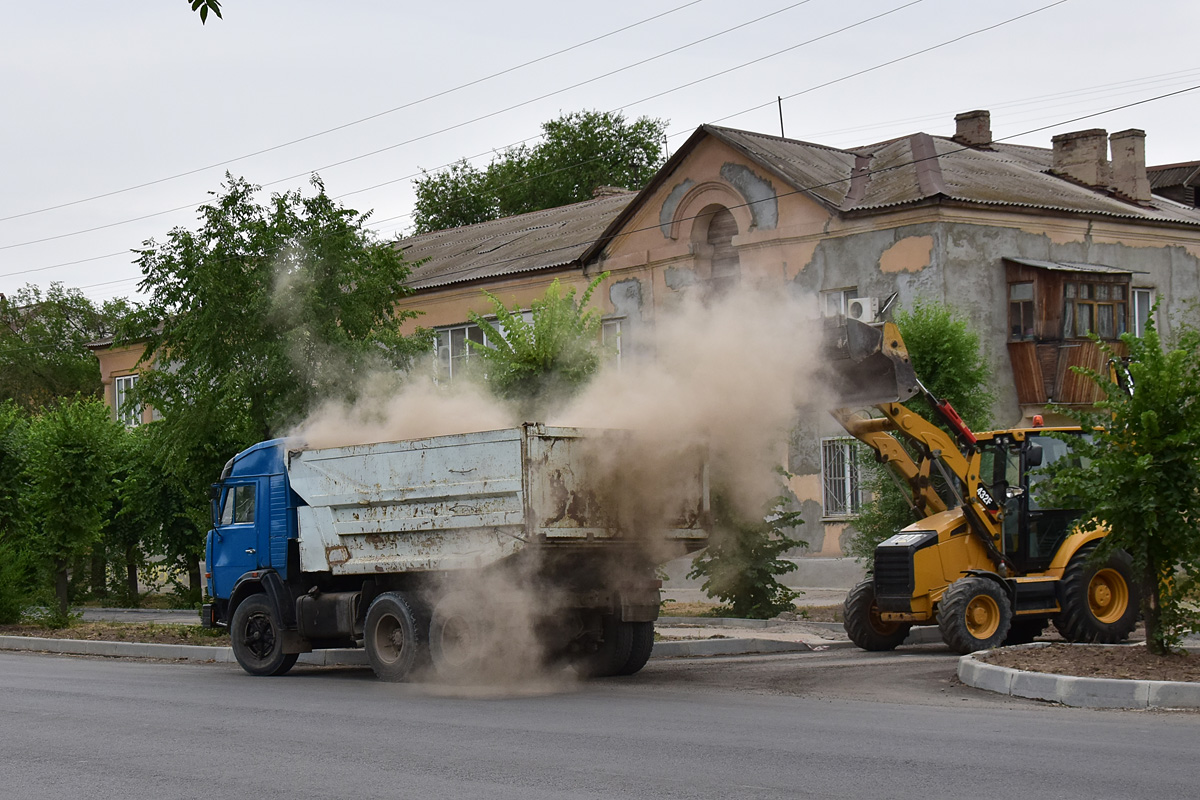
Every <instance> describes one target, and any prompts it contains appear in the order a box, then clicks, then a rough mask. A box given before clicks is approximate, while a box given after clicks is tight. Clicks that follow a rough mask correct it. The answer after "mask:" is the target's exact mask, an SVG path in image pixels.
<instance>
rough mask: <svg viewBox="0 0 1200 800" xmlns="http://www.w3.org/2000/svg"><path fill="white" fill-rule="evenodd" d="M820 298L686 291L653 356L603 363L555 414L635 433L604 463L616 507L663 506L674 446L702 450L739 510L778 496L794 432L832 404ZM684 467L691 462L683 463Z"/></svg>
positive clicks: (675, 481)
mask: <svg viewBox="0 0 1200 800" xmlns="http://www.w3.org/2000/svg"><path fill="white" fill-rule="evenodd" d="M817 316H818V315H817V303H816V298H815V297H812V296H795V295H792V294H790V293H788V292H781V291H770V292H768V291H761V290H755V289H752V288H743V289H740V290H737V291H734V292H732V293H729V294H727V295H725V296H723V297H721V298H718V299H716V300H713V301H711V302H703V301H702V300H701V299H699V298H686V299H684V301H683V302H682V303H681V304H680V305H679V306H678V307H677V308H675V309H673V310H671V311H669V312H666V313H659V315H658V318H657V321H656V329H655V345H656V348H657V353H656V355H655V357H654V358H653V359H649V358H647V359H630V360H629V361H627V362H625V363H624V364H622V366H621V369H619V370H616V369H612V370H607V371H605V372H603V373H602V374H600V375H599V376H598V377H597V378H596V379H595V380H594V381H592V382H591V383H590V384H589V385H588V386H587V388H586V390H585V391H584V393H583V394H582V395H580V396H579V397H578V398H576V399H575V400H574V401H573V402H571V403H570V404H569V405H567V406H565V407H563V408H561V409H559V410H557V411H556V412H554V414H553V415H552V418H551V421H553V422H554V423H555V424H561V425H575V426H580V427H603V428H619V429H623V430H627V431H630V432H631V437H632V438H631V442H630V444H628V445H627V446H625V447H622V448H620V450H619V452H617V454H616V456H615V460H614V461H613V462H612V463H611V464H610V465H609V469H610V471H611V472H612V473H613V474H616V475H619V474H621V473H623V472H628V473H630V474H631V475H632V476H633V479H629V477H628V476H627V478H626V479H624V480H621V481H620V484H621V486H622V492H623V495H622V496H623V502H624V503H625V504H626V505H635V506H637V507H640V508H642V509H647V510H649V509H653V508H655V507H662V506H664V505H669V503H668V504H664V503H663V498H668V499H670V498H672V493H673V490H674V487H676V486H678V485H679V484H680V481H681V479H682V477H683V476H681V475H680V474H679V472H678V470H677V469H673V468H672V464H673V463H675V462H676V461H677V459H678V457H679V455H680V454H681V453H685V452H687V451H689V450H694V449H695V448H697V447H706V448H707V450H708V457H709V467H710V471H711V478H712V482H713V485H714V486H719V487H720V488H721V490H722V492H723V493H725V495H726V499H727V500H728V502H730V503H731V504H732V505H733V507H734V508H735V509H736V510H737V511H739V512H740V513H742V514H744V515H746V516H749V517H753V516H756V515H757V516H761V515H762V514H763V513H764V510H765V508H766V506H767V504H768V502H769V500H770V499H771V498H773V497H775V496H777V495H778V494H779V493H780V478H779V475H778V474H777V472H776V470H777V468H778V467H779V466H782V465H784V464H786V461H787V442H788V439H789V432H790V431H792V430H793V429H795V428H796V427H797V426H798V425H801V426H802V425H806V424H813V421H815V419H816V418H818V417H820V416H821V415H824V414H825V413H827V412H826V409H827V408H829V407H830V406H831V405H832V404H833V394H832V390H831V388H830V387H829V386H828V383H827V381H825V380H823V379H822V377H821V375H822V359H821V352H820V345H821V337H820V335H819V334H820V332H821V330H820V326H819V325H818V324H816V319H817ZM684 463H686V459H684Z"/></svg>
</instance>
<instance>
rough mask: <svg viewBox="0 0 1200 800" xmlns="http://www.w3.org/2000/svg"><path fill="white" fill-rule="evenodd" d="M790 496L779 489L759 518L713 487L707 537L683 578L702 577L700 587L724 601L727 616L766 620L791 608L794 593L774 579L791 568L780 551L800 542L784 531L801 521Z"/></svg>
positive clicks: (791, 565)
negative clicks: (746, 513)
mask: <svg viewBox="0 0 1200 800" xmlns="http://www.w3.org/2000/svg"><path fill="white" fill-rule="evenodd" d="M791 501H792V498H791V497H790V496H789V495H787V494H782V495H780V496H778V497H775V498H774V499H773V500H772V501H771V504H770V507H769V508H768V509H767V513H766V515H765V516H764V517H763V518H762V519H746V518H745V517H744V516H742V515H740V514H738V513H737V512H736V510H735V509H733V508H732V507H731V506H730V504H729V503H728V502H726V500H725V497H724V495H723V494H722V493H721V492H720V491H719V490H717V491H714V492H713V499H712V511H713V534H712V541H711V542H710V543H709V545H708V547H706V548H705V549H704V551H703V552H702V553H701V554H700V556H699V557H697V558H696V560H695V561H693V562H692V569H691V570H690V571H689V572H688V577H689V578H695V579H699V578H703V579H704V583H703V584H702V586H701V588H703V589H704V591H705V592H706V593H707V594H708V596H709V597H715V598H717V599H718V600H720V601H722V602H723V603H725V604H726V606H727V607H728V609H729V613H730V614H731V615H732V616H735V617H740V618H743V619H770V618H771V617H774V616H777V615H779V614H781V613H783V612H784V611H795V610H796V606H795V604H794V603H793V601H794V600H795V599H796V592H795V591H793V590H792V589H789V588H788V587H786V586H784V585H783V584H782V583H780V582H779V576H780V575H784V574H787V573H789V572H792V571H793V570H795V569H796V563H795V562H794V561H788V560H786V559H784V558H783V554H784V553H785V552H787V551H788V550H791V549H793V548H796V547H803V546H804V542H801V541H799V540H797V539H793V538H792V537H791V536H789V535H788V533H787V531H788V529H789V528H793V527H795V526H797V525H799V524H801V523H802V522H803V520H802V519H801V518H800V514H799V512H797V511H794V510H791V508H792V502H791Z"/></svg>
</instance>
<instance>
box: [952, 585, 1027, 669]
mask: <svg viewBox="0 0 1200 800" xmlns="http://www.w3.org/2000/svg"><path fill="white" fill-rule="evenodd" d="M1011 626H1012V604H1011V603H1010V602H1009V600H1008V593H1007V592H1006V591H1004V587H1003V586H1001V585H1000V584H999V583H997V582H996V581H994V580H991V579H990V578H984V577H982V576H979V575H969V576H967V577H965V578H959V579H958V580H956V581H955V582H954V583H952V584H950V586H949V588H947V589H946V593H945V594H943V595H942V602H941V604H940V605H939V608H938V628H940V629H941V632H942V641H944V642H945V643H946V644H947V645H948V646H949V647H950V649H951V650H954V651H955V652H956V653H962V654H964V655H965V654H967V653H974V652H975V651H976V650H990V649H991V648H993V647H999V646H1000V645H1002V644H1004V640H1005V638H1006V637H1007V636H1008V631H1009V628H1010V627H1011Z"/></svg>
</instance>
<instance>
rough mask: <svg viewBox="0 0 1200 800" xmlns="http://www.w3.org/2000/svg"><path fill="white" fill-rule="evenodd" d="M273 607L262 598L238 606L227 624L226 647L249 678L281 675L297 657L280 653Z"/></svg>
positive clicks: (253, 597)
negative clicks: (227, 645)
mask: <svg viewBox="0 0 1200 800" xmlns="http://www.w3.org/2000/svg"><path fill="white" fill-rule="evenodd" d="M279 634H280V628H279V620H278V618H277V616H276V613H275V607H274V606H273V605H272V604H271V601H270V599H268V598H267V596H266V595H265V594H252V595H250V596H249V597H247V598H246V599H245V600H243V601H242V602H241V604H240V605H239V606H238V607H237V609H236V610H235V611H234V612H233V619H232V620H230V622H229V643H230V644H231V645H232V646H233V655H234V657H235V658H237V662H238V664H240V665H241V667H242V669H244V670H246V672H249V673H250V674H251V675H282V674H284V673H285V672H287V671H288V670H289V669H291V668H292V667H293V666H294V665H295V664H296V659H297V658H299V655H298V654H296V653H285V652H283V637H281V636H280V635H279Z"/></svg>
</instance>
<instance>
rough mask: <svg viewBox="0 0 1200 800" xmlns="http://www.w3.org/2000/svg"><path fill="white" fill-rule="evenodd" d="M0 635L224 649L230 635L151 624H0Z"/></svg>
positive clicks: (215, 630) (214, 631)
mask: <svg viewBox="0 0 1200 800" xmlns="http://www.w3.org/2000/svg"><path fill="white" fill-rule="evenodd" d="M0 636H36V637H40V638H43V639H90V640H95V641H105V642H150V643H152V644H201V645H212V646H216V647H224V646H227V645H228V644H229V634H228V632H226V631H225V630H224V629H223V628H201V627H200V626H199V625H158V624H155V623H152V622H142V623H133V622H80V623H78V624H76V625H71V626H70V627H67V628H46V627H43V626H40V625H29V624H24V625H0Z"/></svg>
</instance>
